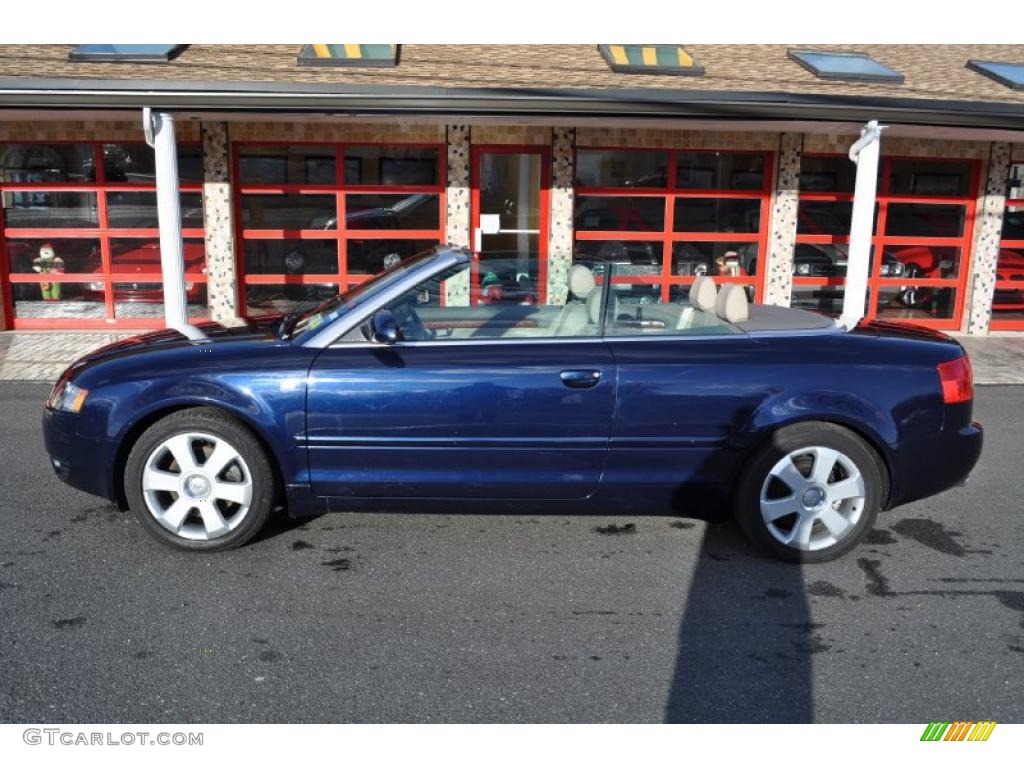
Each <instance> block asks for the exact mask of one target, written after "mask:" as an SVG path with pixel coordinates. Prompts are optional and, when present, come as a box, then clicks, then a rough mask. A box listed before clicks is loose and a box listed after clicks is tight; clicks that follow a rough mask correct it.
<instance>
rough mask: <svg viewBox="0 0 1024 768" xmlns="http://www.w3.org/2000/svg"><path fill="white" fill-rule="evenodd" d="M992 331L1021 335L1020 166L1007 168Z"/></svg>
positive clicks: (1023, 180)
mask: <svg viewBox="0 0 1024 768" xmlns="http://www.w3.org/2000/svg"><path fill="white" fill-rule="evenodd" d="M992 330H994V331H1024V163H1017V164H1015V165H1011V166H1010V184H1009V189H1008V190H1007V192H1006V212H1005V213H1004V214H1003V239H1002V242H1001V244H1000V247H999V261H998V263H997V265H996V285H995V295H994V296H993V297H992Z"/></svg>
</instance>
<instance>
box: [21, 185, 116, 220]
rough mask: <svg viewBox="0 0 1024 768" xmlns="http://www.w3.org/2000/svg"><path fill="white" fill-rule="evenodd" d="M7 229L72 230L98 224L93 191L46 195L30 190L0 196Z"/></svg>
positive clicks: (43, 191)
mask: <svg viewBox="0 0 1024 768" xmlns="http://www.w3.org/2000/svg"><path fill="white" fill-rule="evenodd" d="M3 205H4V225H5V226H6V227H7V228H8V229H74V228H92V227H98V226H99V224H100V214H99V207H98V206H97V204H96V193H95V192H47V191H45V190H42V191H38V192H37V191H35V190H31V189H27V190H18V191H12V192H4V193H3Z"/></svg>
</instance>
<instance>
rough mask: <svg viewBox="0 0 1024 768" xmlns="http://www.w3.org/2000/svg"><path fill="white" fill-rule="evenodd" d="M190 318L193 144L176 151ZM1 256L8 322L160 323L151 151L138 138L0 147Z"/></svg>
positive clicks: (200, 282)
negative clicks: (120, 141) (119, 141)
mask: <svg viewBox="0 0 1024 768" xmlns="http://www.w3.org/2000/svg"><path fill="white" fill-rule="evenodd" d="M178 165H179V174H180V185H181V217H182V228H183V230H182V235H183V238H184V254H185V281H186V295H187V300H188V312H189V316H191V317H196V318H201V317H205V316H206V315H207V303H206V250H205V240H204V231H203V204H202V189H203V187H202V158H201V149H200V146H199V144H182V145H180V146H179V148H178ZM0 197H2V207H0V238H2V243H0V253H3V255H4V256H5V257H6V262H5V263H4V264H3V271H4V272H6V279H5V280H4V281H3V282H4V291H5V299H6V300H5V302H4V306H5V312H7V321H8V327H13V328H95V327H101V328H105V327H110V326H115V327H127V328H148V327H160V326H162V324H163V314H164V310H163V279H162V277H161V267H160V240H159V238H160V231H159V225H158V223H157V205H156V177H155V165H154V154H153V150H152V149H150V148H149V147H147V146H146V145H145V144H143V143H118V142H102V141H91V142H51V143H15V142H7V143H0Z"/></svg>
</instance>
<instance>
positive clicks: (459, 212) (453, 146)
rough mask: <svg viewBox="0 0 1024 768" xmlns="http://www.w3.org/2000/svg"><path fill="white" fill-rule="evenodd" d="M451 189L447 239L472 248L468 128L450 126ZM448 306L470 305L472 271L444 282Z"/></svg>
mask: <svg viewBox="0 0 1024 768" xmlns="http://www.w3.org/2000/svg"><path fill="white" fill-rule="evenodd" d="M446 133H447V145H448V187H447V190H446V193H445V196H446V198H447V203H448V205H447V211H446V214H447V218H446V220H445V236H446V239H447V240H448V242H449V243H450V244H451V245H457V246H460V247H462V248H470V247H471V246H470V240H469V237H470V236H469V223H470V219H469V154H470V153H469V141H470V137H469V126H468V125H449V126H447V131H446ZM445 303H446V304H447V305H448V306H455V307H464V306H468V305H469V272H468V271H466V272H463V273H462V274H460V275H458V276H457V277H456V278H453V279H450V280H447V281H446V282H445Z"/></svg>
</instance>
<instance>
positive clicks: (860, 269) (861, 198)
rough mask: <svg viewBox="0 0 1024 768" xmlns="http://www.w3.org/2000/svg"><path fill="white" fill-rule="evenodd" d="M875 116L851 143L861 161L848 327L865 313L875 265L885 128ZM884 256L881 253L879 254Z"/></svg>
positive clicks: (844, 319) (849, 265)
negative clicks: (874, 229) (873, 245)
mask: <svg viewBox="0 0 1024 768" xmlns="http://www.w3.org/2000/svg"><path fill="white" fill-rule="evenodd" d="M884 128H885V126H883V125H879V124H878V121H877V120H872V121H871V122H869V123H868V124H867V125H865V126H864V127H863V128H862V129H861V132H860V138H859V139H857V141H856V142H854V144H853V146H852V147H850V160H851V161H852V162H854V163H856V165H857V181H856V184H855V185H854V189H853V212H852V215H851V221H850V253H849V256H848V257H847V262H846V289H845V293H844V294H843V314H842V315H841V316H840V318H839V324H840V325H842V326H844V327H845V328H846V329H847V330H849V329H851V328H853V327H854V326H856V325H857V323H859V322H860V320H861V318H862V317H864V297H865V294H866V292H867V289H868V272H869V270H870V268H871V236H872V224H873V222H874V218H875V196H876V194H877V191H878V189H877V186H878V157H879V154H880V149H881V141H880V139H881V138H882V130H883V129H884ZM876 255H877V257H878V258H881V257H882V255H881V254H876Z"/></svg>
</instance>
